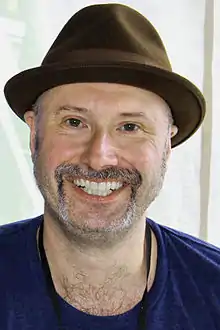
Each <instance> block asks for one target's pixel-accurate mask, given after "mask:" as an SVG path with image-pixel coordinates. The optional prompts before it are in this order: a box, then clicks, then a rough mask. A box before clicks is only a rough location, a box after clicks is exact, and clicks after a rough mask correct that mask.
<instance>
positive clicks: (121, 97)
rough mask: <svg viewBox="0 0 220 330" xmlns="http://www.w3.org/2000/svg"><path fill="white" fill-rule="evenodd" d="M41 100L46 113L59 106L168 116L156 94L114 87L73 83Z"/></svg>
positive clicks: (165, 108)
mask: <svg viewBox="0 0 220 330" xmlns="http://www.w3.org/2000/svg"><path fill="white" fill-rule="evenodd" d="M41 100H42V102H43V105H44V106H45V107H46V109H47V111H49V112H53V111H55V110H56V108H57V107H59V106H66V105H67V106H68V105H70V106H78V107H85V108H87V109H88V110H89V111H98V109H99V108H101V109H102V110H103V109H108V110H109V109H111V113H112V114H117V113H119V112H121V111H122V110H123V111H125V110H126V111H134V110H136V111H142V112H145V113H146V114H147V113H151V115H152V113H154V114H156V113H158V114H159V115H161V114H162V113H163V114H164V113H166V112H167V111H164V110H167V109H168V105H167V103H166V102H165V101H164V100H163V99H162V98H161V97H160V96H159V95H156V94H155V93H153V92H151V91H147V90H143V89H140V88H137V87H133V86H128V85H122V84H112V83H74V84H67V85H62V86H58V87H55V88H52V89H50V90H48V91H46V92H45V93H44V94H43V95H42V96H41Z"/></svg>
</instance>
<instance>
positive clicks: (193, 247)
mask: <svg viewBox="0 0 220 330" xmlns="http://www.w3.org/2000/svg"><path fill="white" fill-rule="evenodd" d="M149 224H150V226H151V227H152V230H153V231H154V232H155V234H156V237H157V239H158V244H161V245H163V249H164V250H165V257H166V258H167V264H168V268H169V273H170V274H172V276H173V277H174V278H175V279H177V281H183V280H187V281H192V282H194V283H196V285H197V286H198V287H200V289H201V291H202V292H203V293H204V294H205V292H206V293H207V296H208V297H210V295H213V294H214V295H218V299H219V296H220V248H219V247H217V246H214V245H212V244H210V243H207V242H205V241H203V240H201V239H199V238H196V237H194V236H192V235H189V234H186V233H183V232H181V231H178V230H175V229H172V228H169V227H166V226H162V225H159V224H157V223H155V222H153V221H152V220H149Z"/></svg>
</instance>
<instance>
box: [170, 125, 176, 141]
mask: <svg viewBox="0 0 220 330" xmlns="http://www.w3.org/2000/svg"><path fill="white" fill-rule="evenodd" d="M177 133H178V127H177V126H175V125H172V127H171V132H170V137H171V139H172V138H173V137H174V136H175V135H177Z"/></svg>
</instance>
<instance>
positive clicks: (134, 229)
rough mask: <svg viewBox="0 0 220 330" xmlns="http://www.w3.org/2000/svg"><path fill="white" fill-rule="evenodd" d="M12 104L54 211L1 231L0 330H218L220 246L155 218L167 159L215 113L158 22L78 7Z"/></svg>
mask: <svg viewBox="0 0 220 330" xmlns="http://www.w3.org/2000/svg"><path fill="white" fill-rule="evenodd" d="M5 95H6V98H7V101H8V103H9V105H10V106H11V108H12V109H13V111H14V112H15V113H16V114H17V115H18V116H19V117H20V118H21V119H23V120H25V122H26V123H27V124H28V126H29V128H30V148H31V153H32V160H33V164H34V175H35V178H36V182H37V185H38V187H39V189H40V191H41V193H42V195H43V197H44V201H45V208H44V214H43V216H40V217H38V218H35V219H30V220H26V221H22V222H17V223H14V224H10V225H5V226H3V227H2V228H1V231H0V246H1V249H0V251H1V252H0V253H1V254H0V258H1V264H2V265H4V267H2V270H1V275H0V288H1V300H0V303H1V306H0V307H1V308H0V313H1V317H0V328H1V329H8V330H9V329H10V330H11V329H16V330H20V329H37V330H41V329H42V330H43V329H45V330H46V329H74V330H75V329H83V330H87V329H92V330H93V329H106V330H107V329H108V330H110V329H114V330H116V329H117V330H122V329H126V330H134V329H148V330H162V329H169V330H171V329H184V330H185V329H198V330H207V329H209V330H214V329H220V266H219V264H220V251H219V249H218V248H216V247H214V246H211V245H209V244H207V243H205V242H203V241H200V240H198V239H196V238H193V237H191V236H189V235H186V234H184V233H181V232H177V231H175V230H172V229H170V228H166V227H163V226H160V225H158V224H156V223H155V222H154V221H152V220H150V219H147V220H146V217H147V209H148V207H149V205H150V204H151V203H152V201H153V200H154V199H155V198H156V197H157V196H158V194H159V192H160V189H161V187H162V184H163V180H164V175H165V172H166V166H167V161H168V159H169V156H170V152H171V148H172V147H175V146H177V145H179V144H180V143H182V142H183V141H185V140H186V139H187V138H189V137H190V136H191V135H192V134H193V133H194V132H195V131H196V130H197V129H198V127H199V125H200V124H201V122H202V120H203V117H204V113H205V102H204V98H203V96H202V95H201V93H200V92H199V91H198V89H197V88H196V87H195V86H194V85H193V84H192V83H191V82H189V81H188V80H186V79H184V78H183V77H180V76H178V75H177V74H175V73H173V72H172V69H171V66H170V63H169V60H168V58H167V54H166V51H165V48H164V46H163V44H162V41H161V39H160V37H159V35H158V33H157V32H156V30H155V29H154V27H153V26H152V25H151V24H150V23H149V21H148V20H147V19H146V18H144V17H143V16H141V15H140V14H139V13H138V12H136V11H135V10H133V9H131V8H129V7H126V6H123V5H120V4H106V5H95V6H89V7H86V8H84V9H82V10H81V11H79V12H78V13H77V14H75V15H74V16H73V17H72V18H71V19H70V20H69V22H68V23H67V24H66V25H65V26H64V28H63V29H62V31H61V32H60V34H59V35H58V37H57V38H56V40H55V42H54V43H53V45H52V46H51V48H50V50H49V51H48V53H47V55H46V57H45V58H44V60H43V62H42V65H41V66H40V67H38V68H33V69H30V70H27V71H24V72H22V73H20V74H18V75H17V76H15V77H13V78H12V79H11V80H10V81H9V82H7V84H6V86H5ZM173 202H174V201H170V204H171V206H172V203H173Z"/></svg>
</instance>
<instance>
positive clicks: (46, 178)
mask: <svg viewBox="0 0 220 330" xmlns="http://www.w3.org/2000/svg"><path fill="white" fill-rule="evenodd" d="M167 109H168V106H167V105H166V103H165V102H164V101H163V100H162V99H161V98H160V97H159V96H157V95H155V94H153V93H151V92H148V91H144V90H141V89H138V88H134V87H130V86H125V85H118V84H104V83H83V84H69V85H64V86H59V87H56V88H53V89H51V90H49V91H48V92H46V93H44V95H43V96H42V98H41V102H40V109H39V115H38V116H39V118H37V120H35V118H34V114H33V112H27V113H26V115H25V119H26V121H27V123H28V124H29V126H30V127H31V146H32V147H31V148H32V158H33V162H34V174H35V178H36V181H37V184H38V187H39V189H40V191H41V193H42V195H43V197H44V199H45V214H47V215H49V216H50V217H51V218H52V219H54V221H56V223H57V224H58V225H59V226H60V227H61V228H63V230H64V231H65V232H66V234H68V235H69V237H74V239H78V240H81V241H82V242H83V240H84V241H85V240H88V239H89V240H90V241H94V242H95V241H97V242H98V241H99V242H100V241H101V240H102V241H103V242H104V243H105V244H109V243H110V242H114V240H119V239H121V238H122V237H123V236H124V235H125V234H126V233H127V232H129V231H130V229H131V228H133V227H134V226H135V225H136V224H137V223H138V221H140V220H141V219H143V215H144V213H145V211H146V209H147V208H148V206H149V205H150V204H151V202H152V201H153V200H154V199H155V198H156V196H157V195H158V193H159V191H160V189H161V186H162V183H163V179H164V175H165V171H166V162H167V158H168V155H169V153H170V132H169V129H168V127H169V124H168V116H167V111H168V110H167Z"/></svg>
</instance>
